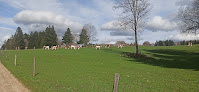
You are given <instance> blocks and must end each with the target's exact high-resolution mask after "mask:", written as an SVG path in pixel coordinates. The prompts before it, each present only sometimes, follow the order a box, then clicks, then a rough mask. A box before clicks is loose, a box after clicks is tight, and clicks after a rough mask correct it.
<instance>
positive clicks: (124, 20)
mask: <svg viewBox="0 0 199 92" xmlns="http://www.w3.org/2000/svg"><path fill="white" fill-rule="evenodd" d="M147 1H148V0H116V5H115V6H114V8H115V9H122V13H121V15H120V18H119V19H120V20H119V21H120V22H119V23H120V25H121V26H123V27H124V28H125V29H127V30H133V31H134V33H135V44H136V55H138V41H137V40H138V38H137V32H138V31H140V30H142V28H143V27H144V21H145V18H146V16H147V15H148V13H149V11H150V9H151V8H150V3H148V2H147Z"/></svg>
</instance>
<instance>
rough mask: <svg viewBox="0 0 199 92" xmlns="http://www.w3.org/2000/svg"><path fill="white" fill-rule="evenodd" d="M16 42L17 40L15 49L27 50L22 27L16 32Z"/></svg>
mask: <svg viewBox="0 0 199 92" xmlns="http://www.w3.org/2000/svg"><path fill="white" fill-rule="evenodd" d="M14 40H15V47H19V48H21V49H24V48H25V44H24V38H23V32H22V30H21V28H20V27H18V28H17V30H16V32H15V35H14Z"/></svg>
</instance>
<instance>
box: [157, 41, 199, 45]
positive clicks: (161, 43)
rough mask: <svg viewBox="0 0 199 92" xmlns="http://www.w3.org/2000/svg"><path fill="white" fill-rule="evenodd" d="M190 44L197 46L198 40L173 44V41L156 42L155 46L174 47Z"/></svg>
mask: <svg viewBox="0 0 199 92" xmlns="http://www.w3.org/2000/svg"><path fill="white" fill-rule="evenodd" d="M189 42H191V43H193V44H199V40H190V41H185V40H183V41H180V42H174V41H173V40H166V41H161V40H160V41H156V42H155V46H175V45H188V43H189Z"/></svg>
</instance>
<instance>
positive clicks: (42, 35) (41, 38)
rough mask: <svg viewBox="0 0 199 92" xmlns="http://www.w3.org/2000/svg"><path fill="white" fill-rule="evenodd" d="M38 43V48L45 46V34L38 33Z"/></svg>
mask: <svg viewBox="0 0 199 92" xmlns="http://www.w3.org/2000/svg"><path fill="white" fill-rule="evenodd" d="M39 43H40V44H39V48H42V47H43V46H45V45H46V44H47V41H46V33H45V32H39Z"/></svg>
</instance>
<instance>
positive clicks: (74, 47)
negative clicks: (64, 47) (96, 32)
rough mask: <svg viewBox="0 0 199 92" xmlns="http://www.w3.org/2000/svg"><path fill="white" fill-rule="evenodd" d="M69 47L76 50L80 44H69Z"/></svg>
mask: <svg viewBox="0 0 199 92" xmlns="http://www.w3.org/2000/svg"><path fill="white" fill-rule="evenodd" d="M70 48H71V49H74V50H76V49H78V50H79V49H80V48H81V46H80V45H71V46H70Z"/></svg>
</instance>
